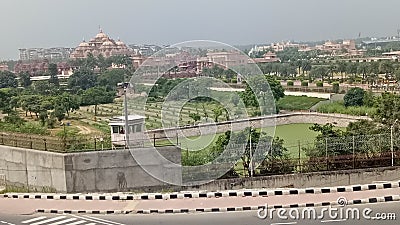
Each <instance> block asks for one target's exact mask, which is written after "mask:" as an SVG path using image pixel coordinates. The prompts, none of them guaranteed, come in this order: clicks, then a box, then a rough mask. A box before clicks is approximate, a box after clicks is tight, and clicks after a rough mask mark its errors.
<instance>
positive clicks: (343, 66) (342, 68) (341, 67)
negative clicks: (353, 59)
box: [336, 61, 347, 79]
mask: <svg viewBox="0 0 400 225" xmlns="http://www.w3.org/2000/svg"><path fill="white" fill-rule="evenodd" d="M336 68H337V71H338V72H340V74H341V75H342V79H343V74H344V73H346V71H347V62H345V61H339V62H338V63H337V65H336Z"/></svg>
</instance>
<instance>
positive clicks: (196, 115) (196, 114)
mask: <svg viewBox="0 0 400 225" xmlns="http://www.w3.org/2000/svg"><path fill="white" fill-rule="evenodd" d="M189 117H190V118H192V119H193V120H194V123H196V122H197V121H199V120H200V118H201V117H200V115H199V114H198V113H189Z"/></svg>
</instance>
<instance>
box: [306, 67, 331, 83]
mask: <svg viewBox="0 0 400 225" xmlns="http://www.w3.org/2000/svg"><path fill="white" fill-rule="evenodd" d="M328 75H329V70H328V68H327V67H326V66H318V67H313V68H312V69H311V71H310V74H309V76H310V77H311V78H313V79H316V78H321V80H322V81H324V79H325V78H326V77H328Z"/></svg>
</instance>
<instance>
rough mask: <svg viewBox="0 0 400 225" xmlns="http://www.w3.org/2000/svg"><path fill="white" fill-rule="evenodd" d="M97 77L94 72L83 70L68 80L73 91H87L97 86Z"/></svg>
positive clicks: (76, 72)
mask: <svg viewBox="0 0 400 225" xmlns="http://www.w3.org/2000/svg"><path fill="white" fill-rule="evenodd" d="M96 81H97V76H96V75H95V74H94V73H93V71H91V70H88V69H85V68H81V69H79V70H77V71H75V72H74V74H72V75H71V77H70V78H69V80H68V86H69V87H70V88H72V89H75V90H77V89H82V90H86V89H89V88H91V87H94V86H95V85H96Z"/></svg>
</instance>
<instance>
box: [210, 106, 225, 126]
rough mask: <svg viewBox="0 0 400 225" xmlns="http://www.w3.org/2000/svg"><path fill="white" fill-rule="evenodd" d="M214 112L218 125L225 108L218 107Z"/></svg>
mask: <svg viewBox="0 0 400 225" xmlns="http://www.w3.org/2000/svg"><path fill="white" fill-rule="evenodd" d="M212 111H213V113H214V121H215V122H216V123H218V118H219V117H220V116H221V115H222V112H223V108H222V107H221V106H217V107H215V108H213V109H212Z"/></svg>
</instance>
